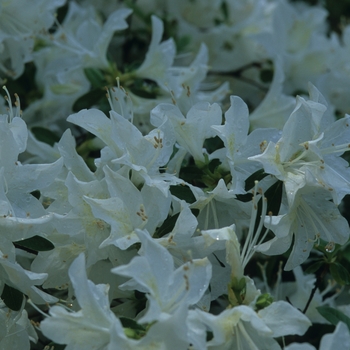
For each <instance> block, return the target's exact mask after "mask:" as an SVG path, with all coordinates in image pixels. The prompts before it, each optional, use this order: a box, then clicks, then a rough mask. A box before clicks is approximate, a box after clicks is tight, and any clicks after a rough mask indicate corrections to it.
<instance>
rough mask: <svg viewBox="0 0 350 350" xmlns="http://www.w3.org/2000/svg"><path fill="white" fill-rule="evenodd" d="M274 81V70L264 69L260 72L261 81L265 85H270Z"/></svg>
mask: <svg viewBox="0 0 350 350" xmlns="http://www.w3.org/2000/svg"><path fill="white" fill-rule="evenodd" d="M272 79H273V70H272V69H262V70H261V71H260V80H261V81H262V82H263V83H270V82H271V81H272Z"/></svg>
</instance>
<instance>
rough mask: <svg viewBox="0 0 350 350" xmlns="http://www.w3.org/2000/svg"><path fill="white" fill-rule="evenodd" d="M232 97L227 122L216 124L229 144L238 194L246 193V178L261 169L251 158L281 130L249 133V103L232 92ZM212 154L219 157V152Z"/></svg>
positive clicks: (233, 189)
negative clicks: (217, 154)
mask: <svg viewBox="0 0 350 350" xmlns="http://www.w3.org/2000/svg"><path fill="white" fill-rule="evenodd" d="M230 101H231V106H230V108H229V109H228V111H227V112H226V113H225V124H224V125H213V126H212V128H213V129H214V130H215V132H216V134H217V135H218V136H219V137H220V138H221V139H222V140H223V142H224V145H225V151H226V157H227V161H228V164H229V167H230V170H231V175H232V180H231V182H232V184H231V185H230V187H231V188H230V189H231V190H232V191H233V192H234V193H235V194H242V193H245V190H244V180H245V179H246V178H247V177H248V176H249V175H251V174H252V173H254V172H255V171H256V170H258V166H257V164H256V163H253V162H252V161H250V160H249V159H248V158H249V157H250V156H252V155H256V154H257V153H261V152H263V151H264V150H265V147H266V145H267V143H268V142H269V141H272V140H275V139H277V138H278V136H279V134H278V131H277V130H276V129H256V130H254V131H253V132H252V133H251V134H249V135H248V132H249V111H248V106H247V105H246V104H245V103H244V102H243V100H242V99H241V98H240V97H237V96H231V98H230ZM220 151H221V150H219V151H218V152H220ZM210 157H211V158H215V157H216V155H215V152H214V153H213V154H211V155H210Z"/></svg>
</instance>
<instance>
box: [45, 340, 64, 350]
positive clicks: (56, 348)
mask: <svg viewBox="0 0 350 350" xmlns="http://www.w3.org/2000/svg"><path fill="white" fill-rule="evenodd" d="M47 346H48V349H52V350H64V349H65V348H66V346H67V345H62V344H56V343H53V342H51V343H50V344H47ZM45 349H46V347H45Z"/></svg>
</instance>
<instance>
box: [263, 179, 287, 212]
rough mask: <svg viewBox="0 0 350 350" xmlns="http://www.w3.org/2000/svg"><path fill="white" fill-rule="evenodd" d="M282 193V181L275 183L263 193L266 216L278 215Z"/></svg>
mask: <svg viewBox="0 0 350 350" xmlns="http://www.w3.org/2000/svg"><path fill="white" fill-rule="evenodd" d="M282 192H283V182H282V181H277V182H276V183H274V184H273V185H272V186H271V187H270V188H269V189H268V190H267V191H266V192H265V197H266V198H267V214H269V213H272V215H278V212H279V211H280V206H281V200H282Z"/></svg>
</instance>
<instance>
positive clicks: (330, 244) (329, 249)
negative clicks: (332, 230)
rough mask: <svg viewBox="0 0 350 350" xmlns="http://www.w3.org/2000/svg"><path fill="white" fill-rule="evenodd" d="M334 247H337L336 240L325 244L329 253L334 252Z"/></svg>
mask: <svg viewBox="0 0 350 350" xmlns="http://www.w3.org/2000/svg"><path fill="white" fill-rule="evenodd" d="M334 248H335V243H334V242H329V243H328V244H327V245H326V246H325V249H326V252H327V253H332V252H334Z"/></svg>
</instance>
